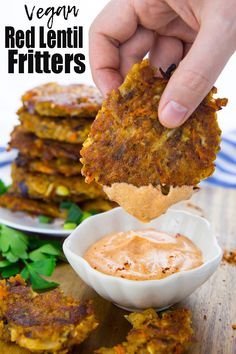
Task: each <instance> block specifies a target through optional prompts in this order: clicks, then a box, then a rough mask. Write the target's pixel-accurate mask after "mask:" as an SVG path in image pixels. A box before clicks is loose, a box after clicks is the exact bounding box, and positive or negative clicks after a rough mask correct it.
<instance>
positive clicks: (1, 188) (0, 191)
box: [0, 179, 9, 195]
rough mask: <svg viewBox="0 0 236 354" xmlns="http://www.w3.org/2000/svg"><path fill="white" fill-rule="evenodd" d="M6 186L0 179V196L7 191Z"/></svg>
mask: <svg viewBox="0 0 236 354" xmlns="http://www.w3.org/2000/svg"><path fill="white" fill-rule="evenodd" d="M8 188H9V187H8V186H6V185H5V183H4V182H3V181H2V180H1V179H0V195H2V194H4V193H6V192H7V191H8Z"/></svg>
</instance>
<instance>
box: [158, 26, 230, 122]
mask: <svg viewBox="0 0 236 354" xmlns="http://www.w3.org/2000/svg"><path fill="white" fill-rule="evenodd" d="M208 23H209V22H208ZM214 27H216V26H212V25H208V26H205V27H204V26H203V27H202V28H201V29H200V31H199V33H198V36H197V38H196V40H195V42H194V44H193V46H192V47H191V49H190V51H189V52H188V54H187V56H186V57H185V58H184V59H183V60H182V61H181V63H180V65H179V66H178V68H177V69H176V71H175V72H174V74H173V75H172V77H171V78H170V80H169V82H168V84H167V86H166V89H165V91H164V92H163V95H162V98H161V101H160V104H159V108H158V113H159V119H160V122H161V123H162V124H163V125H164V126H165V127H167V128H175V127H177V126H179V125H181V124H183V123H184V122H185V121H186V120H187V119H188V118H189V116H190V115H191V114H192V112H193V111H194V110H195V109H196V108H197V106H198V105H199V104H200V103H201V101H202V100H203V99H204V97H205V96H206V95H207V94H208V92H209V91H210V89H211V88H212V86H213V85H214V82H215V81H216V79H217V77H218V76H219V74H220V72H221V71H222V69H223V68H224V66H225V64H226V63H227V61H228V60H229V58H230V56H231V55H232V54H233V52H234V49H235V40H234V39H233V37H234V36H233V35H232V34H231V35H230V34H229V31H227V28H226V29H225V31H223V33H222V30H221V31H219V28H220V27H219V25H217V29H216V28H215V29H214ZM224 32H225V33H224Z"/></svg>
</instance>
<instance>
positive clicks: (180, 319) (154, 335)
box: [95, 309, 193, 354]
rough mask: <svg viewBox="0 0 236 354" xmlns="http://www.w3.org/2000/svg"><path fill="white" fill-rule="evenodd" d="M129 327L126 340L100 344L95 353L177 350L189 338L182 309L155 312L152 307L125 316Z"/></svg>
mask: <svg viewBox="0 0 236 354" xmlns="http://www.w3.org/2000/svg"><path fill="white" fill-rule="evenodd" d="M126 318H127V320H128V321H129V322H130V323H131V324H132V326H133V329H131V330H130V332H129V333H128V335H127V338H126V342H123V343H121V344H118V345H116V346H115V347H113V348H101V349H99V350H97V351H95V353H96V354H149V353H155V354H181V353H185V351H186V349H187V348H188V347H189V345H190V344H191V341H192V336H193V330H192V327H191V313H190V311H188V310H186V309H176V310H169V311H166V312H164V313H163V314H161V315H159V314H157V313H156V312H155V311H154V310H153V309H148V310H145V311H144V312H143V313H131V314H130V315H128V316H126Z"/></svg>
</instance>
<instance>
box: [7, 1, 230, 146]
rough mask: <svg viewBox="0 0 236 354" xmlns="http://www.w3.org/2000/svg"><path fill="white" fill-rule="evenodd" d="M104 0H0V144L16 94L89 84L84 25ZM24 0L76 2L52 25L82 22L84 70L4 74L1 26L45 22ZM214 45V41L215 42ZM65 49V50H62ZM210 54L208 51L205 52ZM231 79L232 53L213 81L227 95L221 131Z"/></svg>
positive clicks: (10, 120)
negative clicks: (72, 11) (45, 86)
mask: <svg viewBox="0 0 236 354" xmlns="http://www.w3.org/2000/svg"><path fill="white" fill-rule="evenodd" d="M107 2H108V1H107V0H77V1H75V0H68V1H66V0H64V1H61V0H40V1H32V0H4V2H3V1H1V11H0V36H1V38H0V108H1V111H0V145H4V144H6V143H7V141H8V140H9V133H10V131H11V130H12V127H13V125H15V124H16V123H17V116H16V114H15V112H16V110H17V109H18V108H19V107H20V97H21V95H22V94H23V93H24V92H25V91H26V90H28V89H30V88H32V87H33V86H37V85H39V84H42V83H45V82H49V81H58V82H59V83H79V82H84V83H88V84H92V83H93V81H92V77H91V74H90V70H89V64H88V41H87V35H88V29H89V26H90V24H91V22H92V21H93V19H94V18H95V17H96V15H97V14H98V13H99V12H100V10H101V9H102V8H103V7H104V6H105V4H106V3H107ZM24 4H27V5H28V7H29V8H30V9H31V8H32V7H33V6H34V5H35V6H36V8H38V7H43V8H47V7H48V6H55V7H57V6H63V5H71V6H72V5H76V6H77V7H78V8H79V9H80V12H79V15H78V17H77V18H74V17H73V16H71V17H70V20H68V21H64V20H63V18H62V17H60V18H59V17H57V18H56V19H55V25H54V27H53V28H54V29H62V28H66V27H72V26H76V25H82V26H84V42H85V47H84V50H83V52H84V54H85V55H86V57H87V62H86V64H87V70H86V72H85V73H84V74H80V75H78V74H75V73H72V74H59V75H55V74H54V75H51V74H8V73H7V50H6V49H5V48H4V45H5V43H4V28H5V26H14V27H15V28H16V29H22V30H26V29H28V28H29V27H30V26H31V25H34V26H35V25H36V26H37V25H40V26H42V25H44V26H46V22H47V20H46V19H45V18H44V19H42V20H40V21H39V20H36V19H35V20H34V21H32V22H30V21H29V20H28V18H27V16H26V14H25V10H24ZM216 45H217V44H216ZM65 52H68V50H66V51H65ZM209 55H210V53H209ZM235 82H236V54H235V55H234V56H233V57H232V58H231V60H230V62H229V63H228V65H227V67H226V68H225V69H224V71H223V73H222V74H221V76H220V78H219V79H218V81H217V83H216V85H217V87H218V92H219V96H221V97H228V98H229V104H228V107H227V108H225V109H224V110H223V111H222V112H220V125H221V128H222V130H223V132H226V131H228V130H231V129H236V117H235V113H236V100H235V91H236V89H235V87H236V86H235Z"/></svg>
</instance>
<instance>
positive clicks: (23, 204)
mask: <svg viewBox="0 0 236 354" xmlns="http://www.w3.org/2000/svg"><path fill="white" fill-rule="evenodd" d="M0 206H1V207H4V208H7V209H10V210H13V211H24V212H27V213H29V214H32V215H46V216H50V217H52V218H61V219H66V217H67V211H66V210H64V209H63V210H62V209H60V207H59V205H58V204H56V203H52V202H51V203H46V202H44V201H41V200H34V199H29V198H25V197H22V196H20V195H17V194H14V193H11V192H8V193H5V194H3V195H1V196H0Z"/></svg>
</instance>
